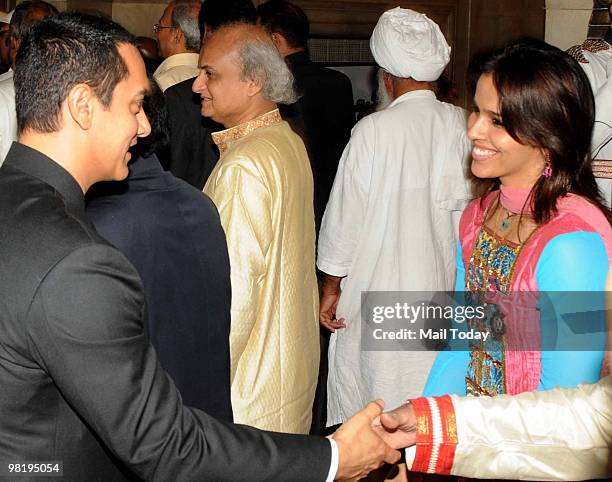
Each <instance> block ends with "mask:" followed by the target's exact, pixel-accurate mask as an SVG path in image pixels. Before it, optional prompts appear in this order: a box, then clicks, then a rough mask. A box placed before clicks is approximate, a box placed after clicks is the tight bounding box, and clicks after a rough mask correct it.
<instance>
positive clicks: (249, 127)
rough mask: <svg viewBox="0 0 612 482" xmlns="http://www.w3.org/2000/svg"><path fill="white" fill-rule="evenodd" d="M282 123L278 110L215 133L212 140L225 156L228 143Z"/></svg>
mask: <svg viewBox="0 0 612 482" xmlns="http://www.w3.org/2000/svg"><path fill="white" fill-rule="evenodd" d="M280 121H282V118H281V115H280V112H279V111H278V109H274V110H272V111H270V112H267V113H265V114H263V115H260V116H259V117H256V118H255V119H252V120H250V121H247V122H244V123H242V124H239V125H237V126H234V127H230V128H229V129H225V130H224V131H219V132H213V133H212V139H213V141H214V143H215V144H216V145H217V147H218V148H219V152H220V153H221V154H223V153H224V152H225V151H226V150H227V147H228V146H227V143H228V142H230V141H235V140H236V139H241V138H242V137H244V136H246V135H248V134H250V133H251V132H253V131H254V130H257V129H261V128H262V127H268V126H271V125H274V124H278V123H279V122H280Z"/></svg>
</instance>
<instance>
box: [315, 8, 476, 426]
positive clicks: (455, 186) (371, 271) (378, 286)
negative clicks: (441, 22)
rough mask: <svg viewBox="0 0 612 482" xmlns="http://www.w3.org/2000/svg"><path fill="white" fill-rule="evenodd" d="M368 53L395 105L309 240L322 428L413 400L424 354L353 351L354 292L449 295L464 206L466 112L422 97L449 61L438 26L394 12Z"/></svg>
mask: <svg viewBox="0 0 612 482" xmlns="http://www.w3.org/2000/svg"><path fill="white" fill-rule="evenodd" d="M419 32H421V33H419ZM419 37H420V38H421V41H420V44H418V43H417V42H416V41H415V40H414V39H415V38H419ZM370 45H371V47H372V52H373V54H374V58H375V59H376V61H377V63H378V64H379V65H380V66H381V67H383V68H384V69H385V71H386V72H387V73H386V74H385V84H386V86H387V90H388V91H389V92H390V94H391V97H392V98H394V100H393V102H392V103H391V104H390V105H389V106H388V107H387V108H385V109H384V110H382V111H379V112H376V113H374V114H372V115H369V116H367V117H365V118H364V119H362V120H361V121H360V122H359V123H358V124H357V125H356V126H355V128H354V129H353V132H352V136H351V139H350V141H349V144H348V146H347V147H346V149H345V151H344V153H343V155H342V158H341V160H340V165H339V168H338V173H337V174H336V179H335V182H334V186H333V189H332V193H331V197H330V200H329V203H328V205H327V210H326V212H325V216H324V217H323V224H322V228H321V232H320V234H319V254H318V260H317V266H318V267H319V269H320V270H321V271H323V272H324V273H326V274H327V276H326V279H325V282H324V286H323V297H322V299H321V323H322V324H323V325H324V326H327V327H328V328H330V329H331V330H332V331H334V330H335V333H334V334H333V335H332V337H331V341H330V347H329V377H328V403H327V406H328V419H327V425H328V426H331V425H334V424H338V423H341V422H342V421H343V420H346V419H347V418H349V417H350V416H351V415H352V414H353V413H354V412H355V411H357V410H358V409H359V406H360V405H361V404H363V402H364V401H365V400H371V399H374V398H382V399H384V400H385V403H386V406H389V407H394V406H397V405H399V404H400V403H402V402H403V400H405V397H407V396H410V397H414V396H419V395H420V394H421V390H422V389H423V386H424V384H425V381H426V379H427V375H428V373H429V369H430V368H431V364H432V362H433V359H434V358H435V352H427V351H419V352H401V351H387V352H385V351H364V350H363V349H362V339H361V320H360V312H361V306H360V305H361V294H362V292H363V291H434V290H441V291H442V290H452V288H453V282H454V271H455V270H454V257H455V247H456V242H457V234H456V233H457V225H458V219H459V216H460V214H461V210H462V209H463V208H464V206H465V204H466V202H467V200H468V199H469V197H470V194H469V189H468V184H467V182H466V180H465V177H464V167H465V165H466V164H465V161H466V159H467V154H468V152H469V142H468V139H467V136H466V124H465V112H464V111H463V110H462V109H460V108H458V107H455V106H452V105H450V104H446V103H443V102H439V101H438V100H436V96H435V94H434V92H433V91H432V90H431V84H430V81H433V80H436V79H437V78H438V77H439V75H440V73H441V72H442V70H443V69H444V67H445V66H446V64H447V63H448V60H449V47H448V45H447V44H446V41H445V40H444V37H443V36H442V34H441V32H440V30H439V28H438V26H437V25H436V24H435V23H433V22H432V21H431V20H429V19H428V18H427V17H425V16H424V15H422V14H419V13H417V12H413V11H411V10H405V9H400V8H397V9H393V10H390V11H388V12H386V13H385V14H383V16H382V17H381V19H380V20H379V22H378V24H377V26H376V28H375V30H374V33H373V35H372V39H371V41H370ZM423 49H424V50H423ZM416 79H420V80H416ZM340 278H343V280H342V289H341V294H340V286H339V285H340ZM335 303H337V306H336V305H335ZM334 315H336V316H337V318H338V320H334V319H333V318H334ZM391 349H392V348H391Z"/></svg>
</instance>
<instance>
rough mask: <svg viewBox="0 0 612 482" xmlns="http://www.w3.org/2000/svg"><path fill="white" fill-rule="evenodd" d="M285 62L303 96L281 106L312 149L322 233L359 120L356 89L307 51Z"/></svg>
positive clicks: (281, 110) (318, 224) (282, 112)
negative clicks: (336, 180)
mask: <svg viewBox="0 0 612 482" xmlns="http://www.w3.org/2000/svg"><path fill="white" fill-rule="evenodd" d="M285 61H286V62H287V65H288V66H289V69H290V70H291V72H292V73H293V76H294V77H295V86H296V90H297V93H298V95H299V96H300V98H299V100H298V101H297V102H296V103H295V104H292V105H288V106H286V105H283V106H280V112H281V115H282V117H283V119H284V120H286V121H287V122H289V124H290V125H291V128H292V129H293V130H294V131H295V132H297V133H298V135H299V136H300V137H301V138H302V140H303V141H304V145H305V146H306V150H307V151H308V157H309V159H310V165H311V167H312V174H313V178H314V210H315V223H316V226H317V232H318V230H319V226H320V224H321V218H322V217H323V213H324V212H325V206H327V201H328V199H329V194H330V192H331V188H332V185H333V183H334V178H335V177H336V171H337V170H338V162H339V161H340V157H341V156H342V151H343V150H344V148H345V147H346V144H347V143H348V140H349V138H350V137H351V129H352V128H353V124H354V123H355V114H354V111H353V90H352V87H351V81H350V80H349V78H348V77H347V76H346V75H344V74H343V73H341V72H338V71H337V70H333V69H327V68H325V67H322V66H321V65H318V64H315V63H314V62H311V61H310V58H309V57H308V53H307V52H297V53H295V54H291V55H288V56H287V57H286V58H285Z"/></svg>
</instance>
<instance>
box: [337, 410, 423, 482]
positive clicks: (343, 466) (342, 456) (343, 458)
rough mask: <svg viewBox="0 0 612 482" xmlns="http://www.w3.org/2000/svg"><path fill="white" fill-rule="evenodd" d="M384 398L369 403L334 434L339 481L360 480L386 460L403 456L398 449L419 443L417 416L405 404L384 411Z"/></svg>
mask: <svg viewBox="0 0 612 482" xmlns="http://www.w3.org/2000/svg"><path fill="white" fill-rule="evenodd" d="M383 408H384V403H383V402H382V400H377V401H375V402H370V403H368V405H367V406H366V407H365V408H364V409H363V410H361V411H360V412H358V413H356V414H355V415H353V416H352V417H351V418H350V419H349V420H348V421H347V422H345V423H344V424H343V425H342V426H341V427H340V428H339V429H338V430H337V431H336V432H334V433H333V434H332V435H331V438H332V439H334V441H335V442H336V444H337V445H338V454H339V464H338V472H337V473H336V480H358V479H360V478H363V477H365V476H366V475H368V474H369V473H370V472H371V471H373V470H376V469H378V468H379V467H380V466H382V465H383V463H385V462H386V463H389V464H394V463H396V462H397V461H398V460H399V459H400V453H399V452H398V450H397V449H401V448H405V447H410V446H411V445H414V444H415V443H416V417H415V414H414V410H413V408H412V405H410V404H409V403H408V404H405V405H402V406H401V407H398V408H396V409H395V410H392V411H390V412H386V413H382V411H383Z"/></svg>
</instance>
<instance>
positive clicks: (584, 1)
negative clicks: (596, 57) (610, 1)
mask: <svg viewBox="0 0 612 482" xmlns="http://www.w3.org/2000/svg"><path fill="white" fill-rule="evenodd" d="M592 9H593V0H546V33H545V39H546V41H547V42H548V43H550V44H553V45H555V46H557V47H559V48H560V49H563V50H565V49H568V48H569V47H571V46H572V45H576V44H581V43H582V42H583V41H584V39H585V38H586V36H587V31H588V25H589V18H590V16H591V10H592Z"/></svg>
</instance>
